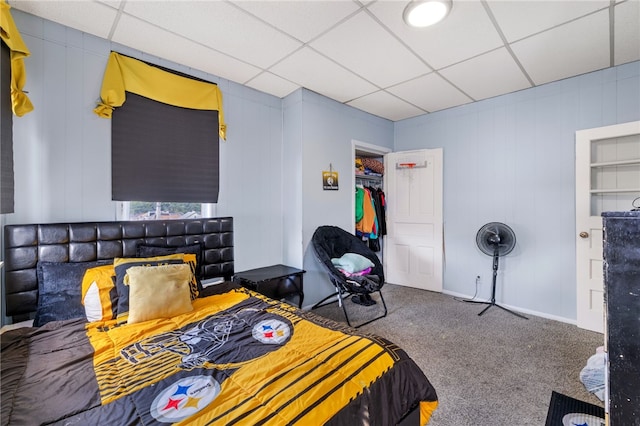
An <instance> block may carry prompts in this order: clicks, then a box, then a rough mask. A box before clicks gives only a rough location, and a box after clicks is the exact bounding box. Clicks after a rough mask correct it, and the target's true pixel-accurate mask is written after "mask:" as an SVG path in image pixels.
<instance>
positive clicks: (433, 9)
mask: <svg viewBox="0 0 640 426" xmlns="http://www.w3.org/2000/svg"><path fill="white" fill-rule="evenodd" d="M450 11H451V0H412V1H411V2H409V4H408V5H407V7H405V8H404V12H403V14H402V18H403V19H404V22H406V23H407V25H409V26H412V27H416V28H424V27H428V26H429V25H433V24H435V23H437V22H440V21H442V20H443V19H444V18H445V16H447V15H448V14H449V12H450Z"/></svg>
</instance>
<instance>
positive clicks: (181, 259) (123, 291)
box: [113, 253, 198, 321]
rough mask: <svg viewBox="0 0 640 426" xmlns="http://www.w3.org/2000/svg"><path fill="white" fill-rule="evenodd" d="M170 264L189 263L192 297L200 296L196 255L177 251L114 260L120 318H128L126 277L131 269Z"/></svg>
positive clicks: (118, 316) (118, 314)
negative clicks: (161, 254) (160, 254)
mask: <svg viewBox="0 0 640 426" xmlns="http://www.w3.org/2000/svg"><path fill="white" fill-rule="evenodd" d="M170 264H179V265H181V264H188V265H189V266H190V268H191V271H192V272H191V280H190V290H191V299H192V300H193V299H196V298H197V297H198V280H197V279H196V275H195V271H196V255H195V254H184V253H176V254H169V255H165V256H155V257H130V258H120V257H117V258H115V259H114V260H113V266H114V268H115V270H116V290H117V292H118V307H117V309H116V311H117V318H118V320H123V321H124V320H126V315H127V312H129V287H128V285H126V284H125V277H126V275H127V273H128V271H129V269H131V268H133V267H136V266H143V267H151V266H159V265H170Z"/></svg>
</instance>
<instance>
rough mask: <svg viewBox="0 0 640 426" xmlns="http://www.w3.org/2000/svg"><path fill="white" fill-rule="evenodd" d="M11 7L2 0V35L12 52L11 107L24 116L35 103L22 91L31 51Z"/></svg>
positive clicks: (0, 31)
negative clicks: (25, 65) (25, 64)
mask: <svg viewBox="0 0 640 426" xmlns="http://www.w3.org/2000/svg"><path fill="white" fill-rule="evenodd" d="M9 9H11V6H9V5H8V4H7V3H6V2H5V1H2V2H0V37H2V41H4V42H5V44H6V45H7V46H8V47H9V51H10V52H11V53H10V55H11V109H12V110H13V113H14V114H15V115H17V116H18V117H22V116H23V115H25V114H26V113H28V112H31V111H33V104H32V103H31V101H30V100H29V97H28V96H27V95H26V94H25V93H24V92H23V91H22V88H23V87H24V84H25V82H26V80H27V73H26V72H25V68H24V58H25V57H27V56H29V55H30V54H31V53H30V52H29V49H27V45H26V44H24V40H22V37H21V36H20V32H19V31H18V28H17V27H16V24H15V23H14V22H13V17H12V16H11V12H10V11H9Z"/></svg>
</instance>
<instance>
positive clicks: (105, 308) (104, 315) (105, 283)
mask: <svg viewBox="0 0 640 426" xmlns="http://www.w3.org/2000/svg"><path fill="white" fill-rule="evenodd" d="M115 277H116V270H115V268H114V267H113V265H104V266H97V267H95V268H91V269H87V271H86V272H85V273H84V277H83V278H82V299H81V301H82V305H83V306H84V311H85V315H86V317H87V321H89V322H96V321H108V320H111V319H113V318H115V316H116V315H115V314H116V312H115V308H116V300H117V297H118V293H117V291H116V283H115Z"/></svg>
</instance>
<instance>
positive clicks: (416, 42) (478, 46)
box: [369, 0, 503, 69]
mask: <svg viewBox="0 0 640 426" xmlns="http://www.w3.org/2000/svg"><path fill="white" fill-rule="evenodd" d="M406 4H407V2H396V1H382V2H376V3H374V4H372V5H371V6H370V7H369V10H370V11H371V12H372V13H373V14H374V15H375V16H376V17H377V18H378V19H380V21H381V22H382V23H383V24H384V25H386V26H387V27H388V28H389V29H391V30H392V31H393V32H394V33H395V34H397V35H398V36H399V37H401V38H402V39H403V40H405V42H406V43H407V45H408V46H409V47H410V48H411V49H412V50H413V51H414V52H416V53H417V54H418V55H420V57H421V58H423V59H424V60H425V61H426V62H427V63H428V64H429V65H431V66H432V67H433V68H435V69H440V68H443V67H445V66H448V65H451V64H454V63H456V62H460V61H463V60H465V59H467V58H469V57H472V56H476V55H479V54H481V53H485V52H488V51H490V50H493V49H495V48H497V47H500V46H502V45H503V43H502V39H501V38H500V35H499V34H498V32H497V31H496V30H495V27H494V26H493V23H492V22H491V20H490V19H489V16H488V15H487V13H486V12H485V10H484V8H483V7H482V5H481V4H480V2H477V1H462V2H460V1H455V0H454V3H453V9H452V10H451V13H449V15H448V16H447V17H446V18H445V20H444V21H442V22H440V23H438V24H436V25H434V26H431V27H427V28H421V29H417V28H410V27H408V26H407V25H406V24H405V23H404V21H403V20H402V12H403V10H404V7H405V6H406Z"/></svg>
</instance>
